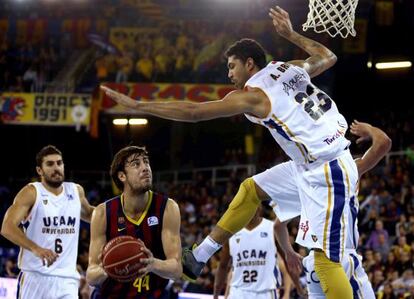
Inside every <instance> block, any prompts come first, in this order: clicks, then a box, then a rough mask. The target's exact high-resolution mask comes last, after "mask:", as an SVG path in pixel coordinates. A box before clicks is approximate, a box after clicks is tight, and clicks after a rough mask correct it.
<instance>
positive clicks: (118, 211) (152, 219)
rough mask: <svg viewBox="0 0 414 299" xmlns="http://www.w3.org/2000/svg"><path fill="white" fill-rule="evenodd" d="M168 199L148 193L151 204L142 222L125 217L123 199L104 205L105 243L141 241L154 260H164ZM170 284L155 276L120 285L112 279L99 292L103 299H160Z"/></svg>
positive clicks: (144, 213)
mask: <svg viewBox="0 0 414 299" xmlns="http://www.w3.org/2000/svg"><path fill="white" fill-rule="evenodd" d="M167 201H168V197H167V196H164V195H161V194H157V193H154V192H152V191H149V200H148V203H147V206H146V207H145V210H144V212H143V213H142V216H141V218H140V219H139V220H137V221H136V220H134V219H132V218H130V217H128V216H127V215H125V213H124V210H123V197H122V196H117V197H115V198H113V199H110V200H108V201H106V202H105V206H106V223H107V225H106V239H107V241H109V240H111V239H113V238H115V237H118V236H132V237H134V238H139V239H141V240H142V241H143V242H144V243H145V246H146V247H147V248H148V249H149V250H150V251H151V252H152V253H153V255H154V257H155V258H158V259H161V260H165V254H164V249H163V246H162V240H161V232H162V225H163V217H164V211H165V206H166V204H167ZM167 283H168V280H167V279H164V278H161V277H159V276H157V275H155V274H154V273H148V274H147V275H146V276H144V277H142V278H137V279H135V280H133V281H130V282H126V283H121V282H118V281H116V280H113V279H111V278H108V279H107V280H105V282H104V283H103V284H102V286H101V289H100V297H101V298H108V299H112V298H114V299H115V298H135V299H136V298H141V299H146V298H149V297H150V298H151V299H152V298H158V297H159V296H160V295H161V294H162V292H163V291H164V289H165V287H166V285H167Z"/></svg>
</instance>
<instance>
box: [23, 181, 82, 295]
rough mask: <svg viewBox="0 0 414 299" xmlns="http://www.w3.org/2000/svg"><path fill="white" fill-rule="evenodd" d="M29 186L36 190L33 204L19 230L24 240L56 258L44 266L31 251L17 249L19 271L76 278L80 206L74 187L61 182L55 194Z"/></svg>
mask: <svg viewBox="0 0 414 299" xmlns="http://www.w3.org/2000/svg"><path fill="white" fill-rule="evenodd" d="M31 185H32V186H33V187H35V188H36V201H35V204H34V205H33V207H32V210H31V211H30V214H29V216H28V217H27V219H26V220H25V221H24V222H23V223H22V225H23V229H24V231H25V233H26V236H27V238H29V239H30V240H32V241H33V242H35V243H36V244H37V245H39V246H40V247H42V248H46V249H50V250H52V251H54V252H56V253H57V254H58V255H59V257H58V258H57V259H56V261H55V262H54V263H53V264H52V265H51V266H50V267H47V266H44V265H43V263H42V260H41V259H40V258H39V257H37V256H35V255H34V254H33V253H32V252H31V251H29V250H26V249H23V248H21V249H20V254H19V262H18V265H19V268H20V269H21V270H22V271H25V272H26V271H27V272H38V273H41V274H44V275H52V276H60V277H68V278H75V279H79V278H80V275H79V273H78V271H77V270H76V259H77V256H78V240H79V224H80V213H81V203H80V199H79V191H78V188H77V187H76V184H74V183H66V182H64V183H63V184H62V186H63V191H62V192H61V193H60V194H59V195H55V194H53V193H51V192H49V191H48V190H47V189H46V188H45V187H44V186H43V185H42V183H39V182H37V183H31ZM45 287H47V286H45Z"/></svg>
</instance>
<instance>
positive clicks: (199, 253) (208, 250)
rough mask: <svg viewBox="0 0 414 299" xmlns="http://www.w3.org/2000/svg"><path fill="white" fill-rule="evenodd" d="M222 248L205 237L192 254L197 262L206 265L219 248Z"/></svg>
mask: <svg viewBox="0 0 414 299" xmlns="http://www.w3.org/2000/svg"><path fill="white" fill-rule="evenodd" d="M221 247H222V246H221V245H220V244H219V243H217V242H216V241H214V240H213V239H212V238H210V237H207V238H205V239H204V241H203V242H201V244H200V245H198V246H197V247H196V248H195V249H194V250H193V254H194V257H195V259H196V260H197V261H199V262H203V263H207V261H208V260H209V259H210V258H211V257H212V256H213V255H214V254H215V253H216V252H217V251H218V250H219V249H220V248H221Z"/></svg>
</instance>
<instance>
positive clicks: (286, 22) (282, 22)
mask: <svg viewBox="0 0 414 299" xmlns="http://www.w3.org/2000/svg"><path fill="white" fill-rule="evenodd" d="M269 16H270V17H271V18H272V22H273V26H275V29H276V31H277V33H279V34H280V35H281V36H283V37H289V36H290V35H291V34H292V33H293V32H294V31H293V28H292V23H291V22H290V17H289V14H288V12H287V11H285V10H283V9H282V8H280V7H279V6H275V8H271V9H270V10H269Z"/></svg>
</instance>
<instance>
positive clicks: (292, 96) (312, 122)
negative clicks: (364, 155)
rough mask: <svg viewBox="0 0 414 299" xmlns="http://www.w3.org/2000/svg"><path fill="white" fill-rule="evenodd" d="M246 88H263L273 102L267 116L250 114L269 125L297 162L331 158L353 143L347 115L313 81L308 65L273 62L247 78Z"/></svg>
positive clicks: (277, 140) (288, 153) (255, 121)
mask: <svg viewBox="0 0 414 299" xmlns="http://www.w3.org/2000/svg"><path fill="white" fill-rule="evenodd" d="M245 89H247V90H251V89H260V90H261V91H262V92H264V93H265V94H266V96H267V97H268V99H269V101H270V104H271V110H270V113H269V115H267V116H266V118H263V119H259V118H257V117H254V116H253V115H247V114H246V117H247V118H248V119H249V120H250V121H252V122H254V123H258V124H261V125H263V126H265V127H266V128H268V130H269V131H270V133H271V134H272V136H273V138H274V139H275V140H276V142H277V143H278V144H279V145H280V146H281V147H282V149H283V150H284V151H285V153H286V154H287V155H288V156H289V157H290V158H291V159H292V160H293V161H295V162H296V163H297V164H307V163H312V162H315V161H317V160H319V161H330V160H332V159H333V158H335V157H336V156H337V155H338V153H340V152H341V151H343V150H344V149H345V148H346V147H347V146H348V145H349V141H348V140H347V139H346V138H345V137H344V136H345V133H346V130H347V129H348V125H347V122H346V120H345V118H344V117H343V116H342V115H341V114H340V113H339V112H338V109H337V107H336V104H335V103H334V102H333V101H332V99H331V98H330V97H329V96H328V95H327V94H326V93H324V92H323V91H321V90H319V89H318V88H317V87H316V86H315V85H313V84H312V83H311V80H310V77H309V75H308V73H307V72H306V71H305V70H304V69H302V68H300V67H298V66H295V65H291V64H288V63H284V62H274V61H273V62H270V63H269V64H268V65H267V66H266V67H265V68H263V69H262V70H260V71H259V72H258V73H256V74H255V75H253V76H252V77H251V78H250V79H249V80H248V81H247V82H246V85H245Z"/></svg>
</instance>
